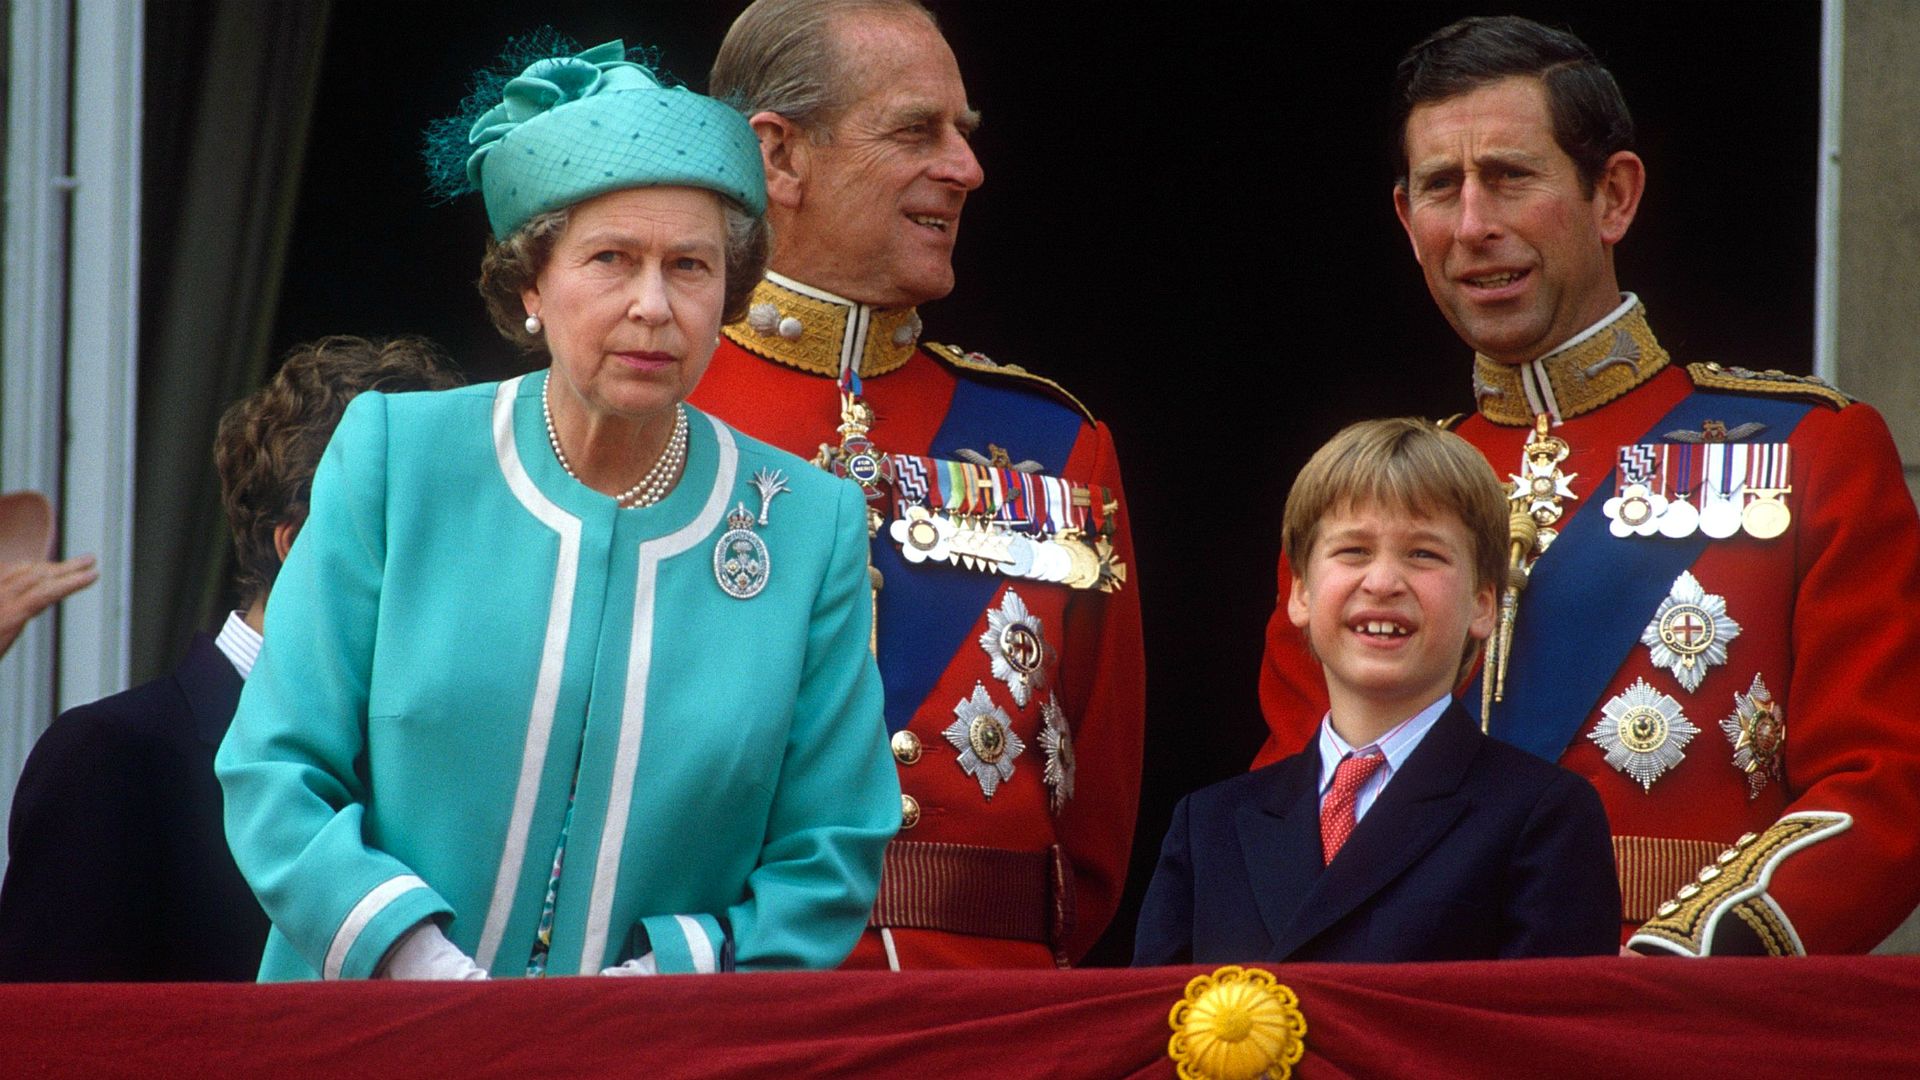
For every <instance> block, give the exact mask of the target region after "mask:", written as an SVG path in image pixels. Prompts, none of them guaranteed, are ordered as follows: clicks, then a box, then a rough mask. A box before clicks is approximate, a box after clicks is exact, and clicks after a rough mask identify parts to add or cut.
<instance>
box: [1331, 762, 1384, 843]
mask: <svg viewBox="0 0 1920 1080" xmlns="http://www.w3.org/2000/svg"><path fill="white" fill-rule="evenodd" d="M1386 762H1387V759H1386V757H1385V755H1382V754H1379V753H1372V754H1368V755H1367V756H1365V757H1354V756H1353V755H1351V754H1349V755H1347V756H1346V757H1344V758H1341V759H1340V764H1339V765H1337V766H1335V767H1334V770H1333V788H1332V790H1330V791H1328V792H1327V801H1326V802H1325V803H1323V804H1321V807H1320V853H1321V854H1322V855H1324V856H1325V857H1326V861H1327V862H1332V861H1333V857H1334V855H1335V854H1336V853H1337V852H1339V850H1340V845H1342V844H1344V843H1346V842H1347V837H1348V836H1351V835H1352V834H1353V823H1354V817H1353V806H1354V802H1355V801H1356V799H1357V798H1358V796H1359V794H1360V786H1361V785H1362V784H1365V783H1366V782H1367V778H1368V777H1370V776H1372V775H1373V773H1374V770H1376V769H1378V768H1379V767H1380V766H1382V765H1384V764H1386Z"/></svg>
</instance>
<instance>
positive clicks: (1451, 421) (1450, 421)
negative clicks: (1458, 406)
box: [1433, 412, 1467, 431]
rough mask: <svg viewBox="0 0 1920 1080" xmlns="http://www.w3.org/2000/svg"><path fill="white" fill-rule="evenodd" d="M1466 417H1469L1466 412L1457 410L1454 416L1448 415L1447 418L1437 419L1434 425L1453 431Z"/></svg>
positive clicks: (1443, 429)
mask: <svg viewBox="0 0 1920 1080" xmlns="http://www.w3.org/2000/svg"><path fill="white" fill-rule="evenodd" d="M1466 418H1467V414H1466V413H1463V412H1457V413H1454V414H1453V415H1452V416H1449V417H1446V418H1445V419H1442V420H1435V421H1434V422H1433V426H1434V427H1437V428H1439V429H1440V430H1441V431H1452V430H1453V429H1454V428H1457V427H1459V426H1460V422H1461V421H1463V420H1465V419H1466Z"/></svg>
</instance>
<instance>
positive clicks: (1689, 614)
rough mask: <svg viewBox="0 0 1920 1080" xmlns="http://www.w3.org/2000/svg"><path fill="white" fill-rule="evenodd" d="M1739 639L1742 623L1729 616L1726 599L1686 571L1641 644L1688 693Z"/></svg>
mask: <svg viewBox="0 0 1920 1080" xmlns="http://www.w3.org/2000/svg"><path fill="white" fill-rule="evenodd" d="M1739 636H1740V624H1739V623H1737V622H1734V621H1733V619H1732V618H1731V617H1729V616H1728V615H1727V600H1726V598H1725V597H1723V596H1718V595H1716V594H1714V593H1710V592H1708V591H1706V590H1705V589H1703V588H1701V587H1700V583H1699V582H1698V581H1695V580H1694V578H1693V575H1692V574H1690V573H1688V572H1687V571H1685V570H1682V571H1680V576H1679V577H1678V578H1675V579H1674V582H1673V591H1672V592H1670V593H1668V594H1667V598H1666V599H1665V600H1662V601H1660V607H1659V609H1658V610H1656V611H1655V612H1654V613H1653V621H1652V622H1650V623H1648V624H1647V628H1646V629H1645V630H1642V631H1641V632H1640V643H1641V644H1642V645H1645V646H1646V647H1647V655H1648V656H1649V657H1651V658H1652V660H1653V666H1654V667H1663V668H1666V669H1667V670H1669V671H1671V672H1673V677H1674V678H1676V679H1678V680H1680V685H1681V686H1684V687H1686V688H1687V692H1688V693H1692V692H1693V691H1695V690H1698V689H1700V682H1701V680H1702V679H1705V678H1706V677H1707V669H1708V668H1711V667H1713V666H1714V665H1715V664H1724V663H1726V662H1727V642H1729V641H1732V640H1733V639H1734V638H1737V637H1739Z"/></svg>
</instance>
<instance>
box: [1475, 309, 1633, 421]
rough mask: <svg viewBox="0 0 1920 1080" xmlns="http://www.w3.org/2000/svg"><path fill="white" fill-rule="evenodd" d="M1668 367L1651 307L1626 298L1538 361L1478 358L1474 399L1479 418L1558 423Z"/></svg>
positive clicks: (1598, 405)
mask: <svg viewBox="0 0 1920 1080" xmlns="http://www.w3.org/2000/svg"><path fill="white" fill-rule="evenodd" d="M1667 362H1668V357H1667V350H1665V349H1663V348H1661V347H1660V342H1659V341H1657V340H1655V339H1654V336H1653V330H1652V329H1650V328H1649V327H1648V326H1647V309H1646V306H1645V305H1643V304H1641V303H1640V300H1639V298H1638V297H1636V296H1634V295H1633V294H1632V293H1627V294H1625V297H1624V299H1623V300H1622V301H1621V304H1620V306H1619V307H1618V308H1616V309H1614V311H1613V312H1612V313H1611V314H1609V315H1608V316H1607V317H1606V318H1604V319H1602V320H1600V321H1599V322H1597V323H1595V324H1594V325H1593V326H1592V327H1590V328H1588V329H1587V331H1586V332H1585V333H1583V334H1581V335H1579V336H1578V337H1576V338H1574V339H1573V340H1572V341H1569V342H1567V343H1566V344H1565V345H1562V346H1561V347H1560V348H1558V349H1556V350H1554V351H1553V352H1550V353H1548V354H1547V355H1545V356H1543V357H1541V358H1540V359H1538V360H1530V361H1528V362H1527V363H1524V364H1503V363H1500V362H1499V361H1498V360H1491V359H1488V358H1487V357H1486V356H1483V355H1480V354H1478V353H1476V354H1475V355H1474V358H1473V396H1474V400H1475V401H1477V402H1478V403H1479V405H1480V415H1482V416H1484V417H1486V418H1487V419H1489V420H1491V421H1493V422H1494V423H1496V424H1508V425H1513V426H1520V427H1530V426H1532V424H1533V421H1534V417H1536V416H1539V415H1540V414H1542V413H1545V414H1546V415H1547V417H1548V418H1549V420H1550V422H1551V423H1554V424H1559V423H1560V422H1561V421H1563V420H1569V419H1572V418H1573V417H1576V416H1579V415H1580V414H1581V413H1586V412H1592V411H1593V410H1595V409H1597V408H1599V407H1600V406H1602V405H1605V404H1606V403H1607V402H1609V401H1612V400H1613V399H1615V398H1617V397H1619V396H1620V395H1622V394H1624V393H1626V392H1627V391H1629V390H1631V389H1633V388H1634V387H1636V386H1639V385H1640V384H1641V383H1643V382H1646V381H1647V380H1648V379H1651V378H1653V376H1654V375H1655V374H1656V373H1658V372H1659V371H1660V369H1661V368H1664V367H1666V366H1667Z"/></svg>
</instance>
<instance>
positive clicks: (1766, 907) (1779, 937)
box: [1733, 899, 1799, 956]
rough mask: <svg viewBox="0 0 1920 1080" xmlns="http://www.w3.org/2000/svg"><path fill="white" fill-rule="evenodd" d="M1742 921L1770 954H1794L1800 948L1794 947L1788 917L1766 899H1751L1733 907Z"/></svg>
mask: <svg viewBox="0 0 1920 1080" xmlns="http://www.w3.org/2000/svg"><path fill="white" fill-rule="evenodd" d="M1733 913H1734V914H1735V915H1737V916H1739V918H1740V921H1741V922H1743V923H1746V924H1747V926H1748V927H1750V928H1751V929H1752V930H1753V933H1754V936H1755V937H1757V938H1759V939H1760V944H1761V945H1763V946H1765V948H1766V950H1767V955H1768V956H1793V955H1797V954H1798V951H1799V950H1796V949H1795V948H1794V947H1793V937H1794V935H1793V931H1792V929H1791V928H1789V927H1788V926H1787V920H1786V918H1785V917H1784V916H1783V915H1781V914H1780V911H1779V909H1778V908H1775V907H1774V906H1773V905H1772V904H1770V903H1767V902H1766V901H1765V900H1761V899H1754V900H1749V901H1747V902H1746V903H1744V904H1741V905H1739V906H1737V907H1735V908H1734V909H1733Z"/></svg>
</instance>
